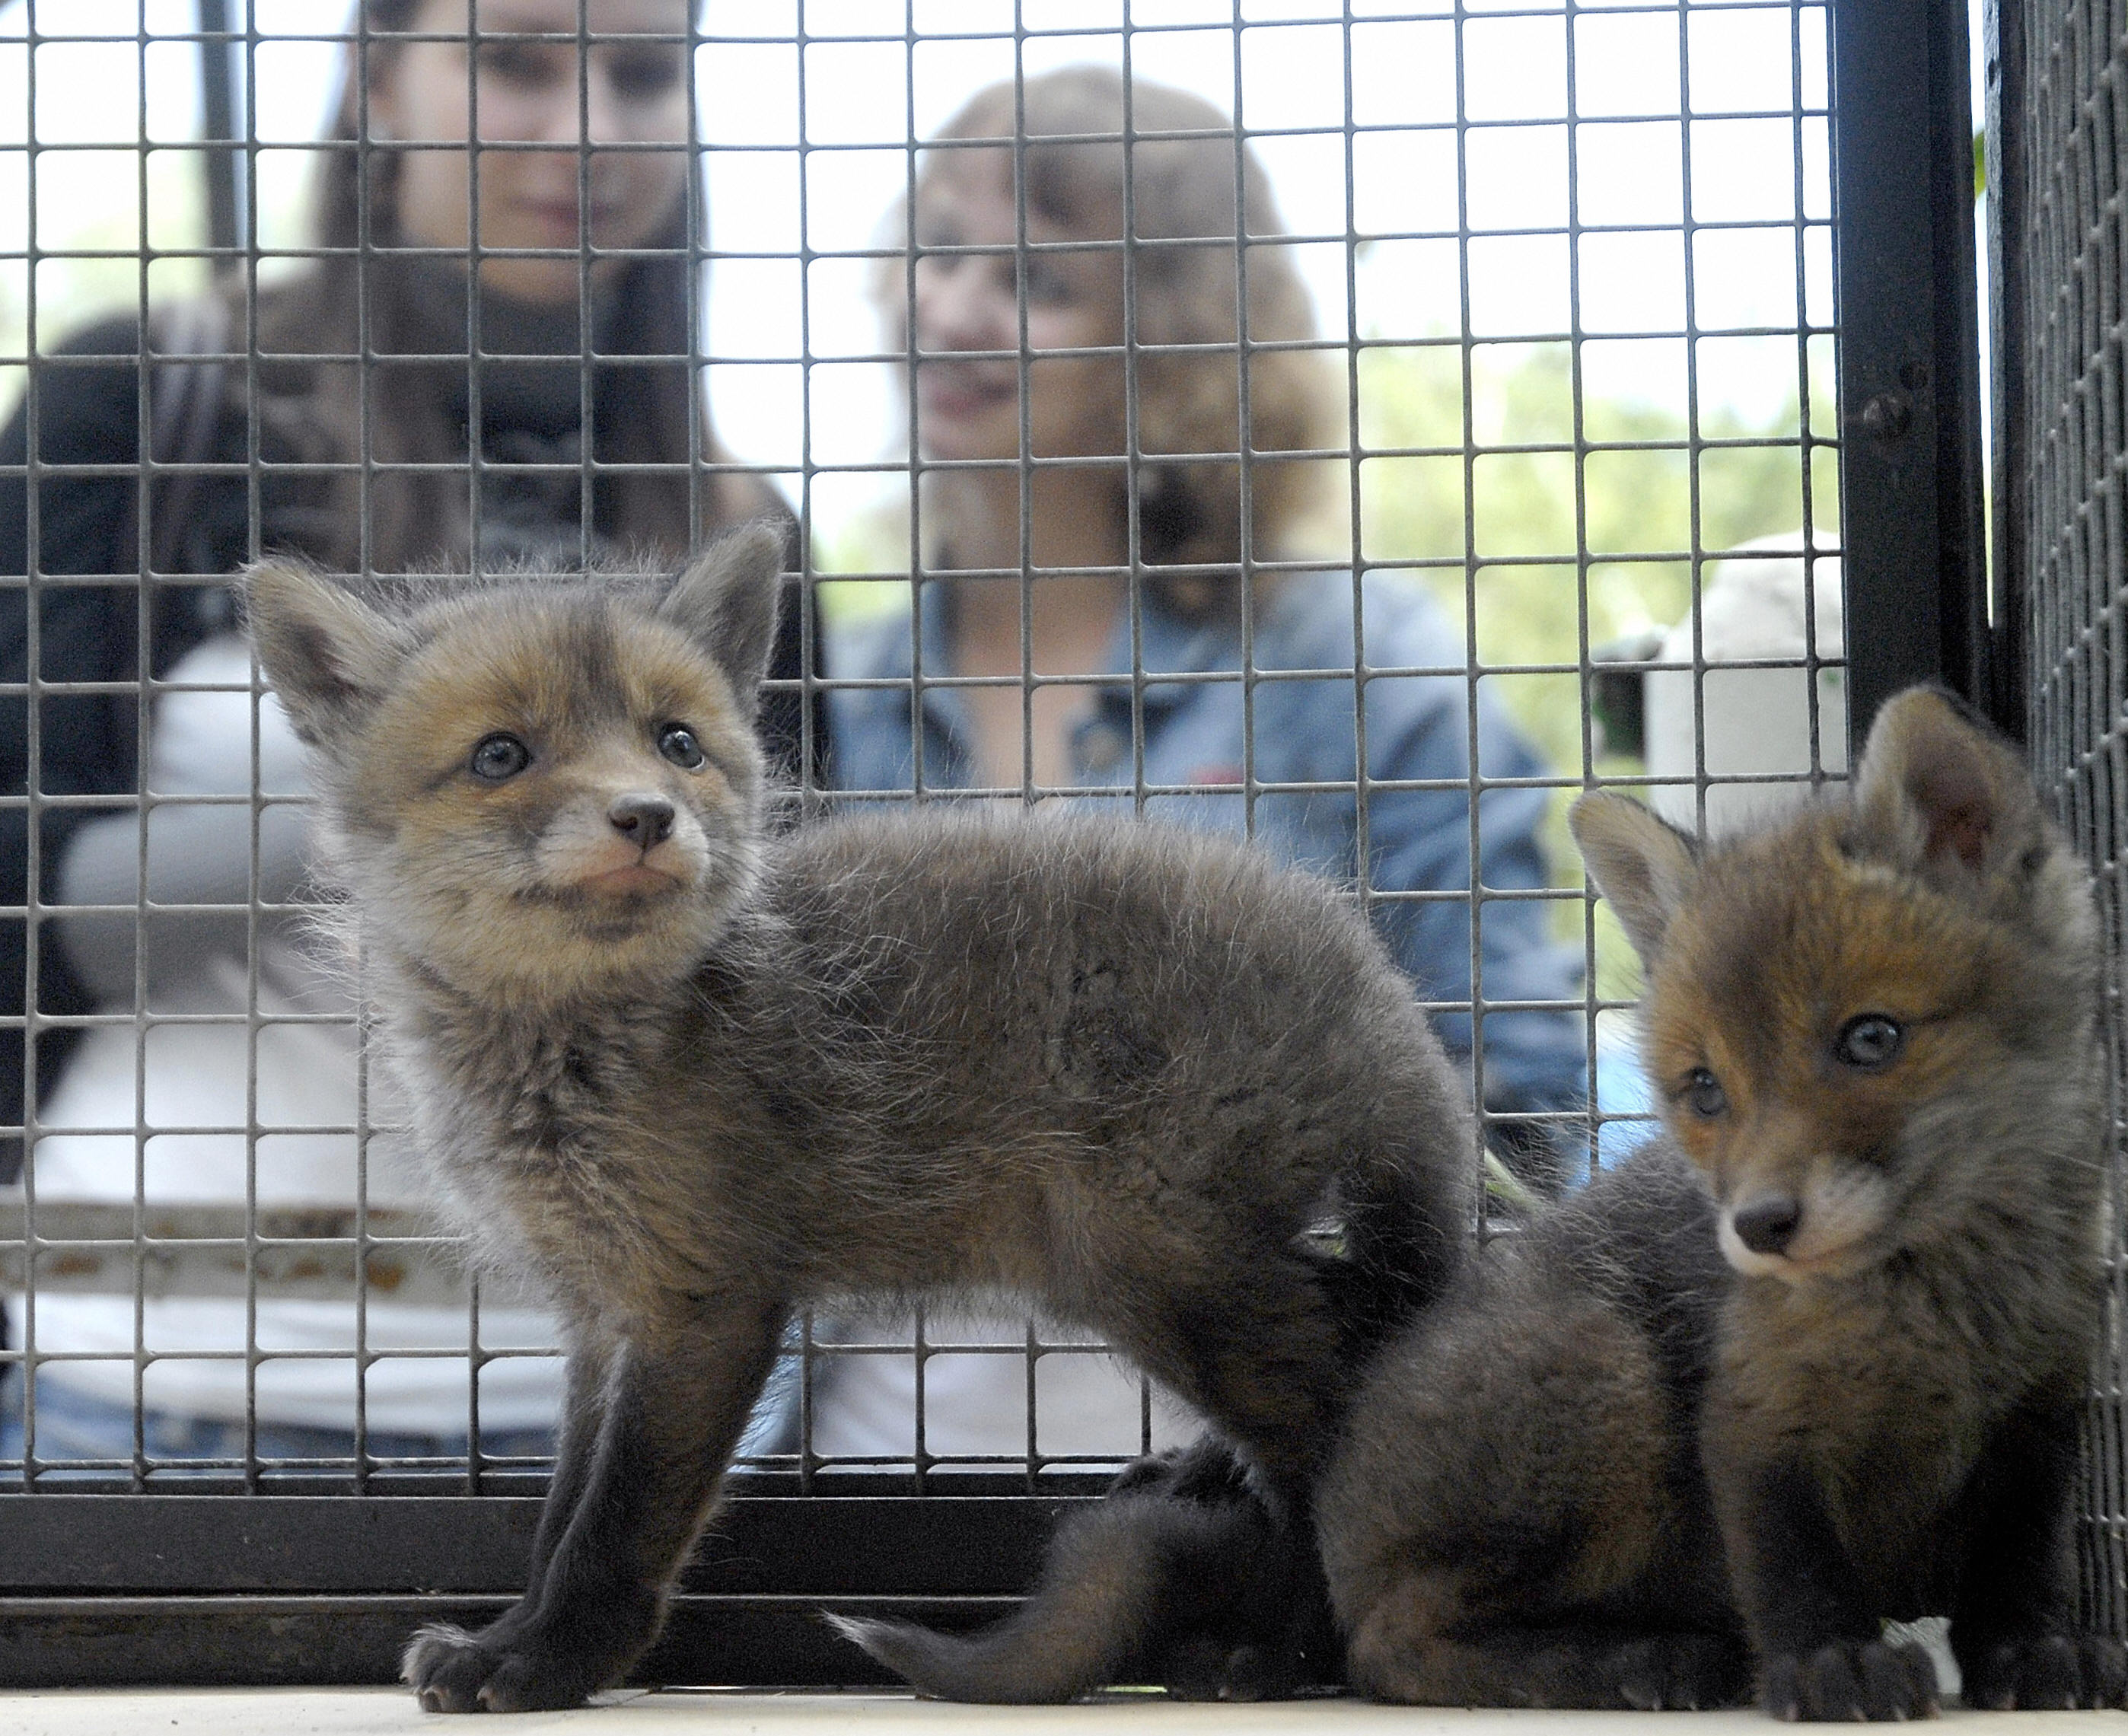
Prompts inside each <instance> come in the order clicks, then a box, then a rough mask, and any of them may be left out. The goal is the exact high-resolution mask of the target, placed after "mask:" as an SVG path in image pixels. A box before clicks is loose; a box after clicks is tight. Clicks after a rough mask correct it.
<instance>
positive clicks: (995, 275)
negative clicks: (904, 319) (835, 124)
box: [910, 153, 1123, 458]
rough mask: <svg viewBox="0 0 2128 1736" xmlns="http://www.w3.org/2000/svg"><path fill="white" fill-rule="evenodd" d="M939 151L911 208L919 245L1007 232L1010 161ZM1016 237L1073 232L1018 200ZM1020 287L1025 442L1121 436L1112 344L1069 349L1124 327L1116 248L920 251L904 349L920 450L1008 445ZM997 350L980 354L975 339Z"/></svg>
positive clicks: (1006, 239) (1098, 452) (935, 454)
mask: <svg viewBox="0 0 2128 1736" xmlns="http://www.w3.org/2000/svg"><path fill="white" fill-rule="evenodd" d="M967 161H968V166H967V168H960V169H957V168H954V167H953V166H952V165H951V164H942V165H940V166H939V168H938V169H937V170H936V171H934V173H933V175H932V177H931V179H930V181H929V183H928V184H927V185H926V187H925V188H924V194H923V199H922V202H921V204H920V205H919V208H918V212H917V220H916V240H917V244H918V245H919V247H970V246H997V247H1002V248H1005V249H1010V248H1011V246H1012V245H1013V242H1014V237H1015V235H1016V233H1017V226H1016V223H1015V220H1014V205H1013V195H1012V182H1011V171H1010V168H1009V167H1007V168H1005V171H1004V173H1002V174H1000V173H999V172H998V170H997V168H995V166H993V164H991V162H990V159H989V154H987V153H985V154H983V155H982V156H981V157H977V156H976V154H973V153H969V154H967ZM1027 239H1028V241H1029V243H1031V244H1039V243H1042V242H1045V241H1079V240H1088V239H1091V238H1089V237H1087V236H1085V235H1075V234H1073V233H1072V232H1071V231H1070V230H1066V229H1065V228H1064V227H1063V226H1062V225H1059V224H1057V223H1056V222H1054V221H1051V220H1050V219H1048V218H1047V217H1044V216H1040V215H1039V214H1038V213H1036V212H1035V211H1028V215H1027ZM1023 286H1024V292H1025V296H1026V301H1027V327H1026V331H1027V345H1028V349H1029V351H1030V352H1032V359H1030V360H1029V362H1028V365H1027V368H1026V384H1027V419H1028V435H1029V445H1030V449H1031V453H1032V455H1033V456H1034V457H1037V458H1094V457H1101V456H1105V455H1112V454H1119V453H1122V452H1123V358H1122V357H1121V356H1120V355H1114V354H1111V355H1105V356H1090V355H1074V354H1071V353H1070V352H1071V351H1074V350H1080V349H1086V348H1089V347H1095V346H1101V345H1110V346H1113V345H1115V344H1121V343H1122V341H1123V259H1122V255H1121V254H1120V252H1119V250H1118V249H1116V248H1115V247H1114V246H1113V245H1111V246H1109V247H1107V248H1105V249H1099V250H1092V251H1087V252H1080V253H1037V252H1033V251H1030V252H1029V253H1028V254H1026V255H1025V257H1024V259H1019V260H1015V259H1014V257H1013V255H1012V254H1011V253H1010V252H1009V250H1008V251H1006V252H1004V253H998V254H947V255H944V256H943V257H942V256H939V255H937V254H920V255H919V258H918V259H917V262H916V272H915V301H914V305H913V306H912V307H911V309H910V329H911V331H912V333H913V334H914V339H915V344H916V349H917V351H918V355H917V360H916V443H917V448H918V450H919V451H920V452H921V453H923V455H924V457H926V458H1019V456H1020V439H1019V424H1020V379H1021V369H1020V363H1019V354H1018V352H1019V344H1020V314H1019V296H1020V292H1021V289H1022V287H1023ZM985 350H989V351H1003V352H1005V353H1004V354H992V355H988V356H985V355H981V354H979V353H971V352H981V351H985Z"/></svg>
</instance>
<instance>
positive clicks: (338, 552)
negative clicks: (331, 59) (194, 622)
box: [235, 0, 781, 572]
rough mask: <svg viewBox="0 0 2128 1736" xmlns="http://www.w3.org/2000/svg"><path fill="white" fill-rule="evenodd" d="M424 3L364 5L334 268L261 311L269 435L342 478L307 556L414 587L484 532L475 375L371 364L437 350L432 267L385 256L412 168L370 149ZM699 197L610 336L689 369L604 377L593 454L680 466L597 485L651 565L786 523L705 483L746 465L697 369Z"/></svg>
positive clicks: (326, 165)
mask: <svg viewBox="0 0 2128 1736" xmlns="http://www.w3.org/2000/svg"><path fill="white" fill-rule="evenodd" d="M422 3H423V0H359V3H358V4H357V7H356V9H355V12H354V20H353V22H352V24H351V25H350V34H351V35H354V36H355V38H356V40H354V41H353V42H351V43H350V45H349V53H348V71H347V77H346V80H345V83H344V85H343V87H342V89H341V92H340V105H339V108H338V111H337V112H336V113H335V117H334V121H333V124H332V126H331V129H330V132H329V133H328V134H327V139H328V140H329V141H330V143H331V144H332V145H336V146H337V147H338V148H336V149H327V150H326V151H325V152H323V153H321V162H320V164H319V167H318V171H317V180H316V187H315V191H314V193H313V201H314V209H313V235H312V241H313V244H314V245H316V247H317V248H319V249H321V254H320V257H318V258H317V259H315V260H313V261H312V262H311V263H310V264H309V266H308V267H307V268H306V269H305V270H304V271H303V272H302V273H301V274H300V275H299V276H298V277H297V278H296V279H295V280H293V281H292V282H287V283H284V284H281V285H278V286H276V287H273V288H271V289H268V290H265V291H262V292H261V293H260V294H259V299H258V325H257V333H256V336H257V341H258V346H259V350H260V351H261V352H262V353H263V354H264V356H265V357H266V358H267V360H266V362H265V363H264V365H263V366H262V368H261V369H260V374H259V396H260V414H261V417H262V420H263V422H264V425H265V426H266V427H268V429H272V430H273V431H274V432H276V433H278V434H279V436H280V437H281V439H282V440H283V442H284V443H286V445H287V447H288V448H289V449H290V450H291V452H292V454H293V455H294V456H295V457H296V458H297V459H299V460H301V461H304V462H310V463H315V464H320V465H325V466H330V467H333V468H332V469H330V471H328V472H325V473H324V474H323V475H322V477H321V478H320V480H319V481H318V483H317V486H316V488H315V490H314V491H313V492H314V493H315V494H316V496H317V498H316V500H314V501H313V502H312V503H311V504H312V506H313V510H312V511H311V512H310V513H309V514H307V515H305V518H306V522H308V523H310V524H315V525H316V527H317V528H316V533H315V534H314V535H313V536H312V537H311V538H310V542H311V545H312V546H311V547H310V548H308V551H307V552H309V553H311V554H313V555H314V556H316V557H318V558H320V559H322V560H324V561H325V562H327V563H329V564H330V565H334V566H337V567H345V568H349V569H351V568H354V567H357V566H359V565H362V564H365V563H366V564H367V565H368V567H370V568H371V569H372V570H374V571H383V572H396V571H403V570H405V569H406V568H408V567H412V566H416V565H425V564H434V563H435V562H436V561H438V560H439V559H440V560H444V561H447V562H448V561H451V560H454V559H457V558H462V557H463V553H464V551H465V548H466V546H467V543H468V538H469V532H470V519H471V507H470V500H469V485H468V481H467V478H466V475H465V472H464V470H463V466H464V465H465V464H466V462H467V458H468V453H467V443H468V442H467V435H466V433H465V430H464V426H463V403H462V397H463V382H464V379H465V373H464V365H463V364H449V363H438V364H431V365H427V366H422V365H410V364H398V365H392V364H389V363H387V364H386V365H382V366H376V367H368V366H364V365H362V364H361V363H358V362H357V361H356V359H355V358H359V357H362V356H363V355H365V354H368V355H369V356H382V357H387V358H388V357H390V356H392V355H393V354H395V353H397V354H405V353H410V352H413V353H419V352H421V351H425V350H430V349H432V348H433V340H432V339H425V338H423V337H421V336H420V335H419V334H420V333H421V332H423V331H433V330H434V329H435V313H434V311H433V308H431V309H430V310H429V311H428V314H427V317H426V319H425V320H423V319H421V318H419V317H418V316H417V309H418V303H417V301H416V297H417V296H419V295H420V294H422V293H424V292H426V293H427V294H429V295H430V296H431V297H432V298H433V294H434V288H433V280H432V279H430V278H428V277H425V275H424V274H423V273H421V272H420V270H419V269H418V268H417V266H416V256H410V255H407V254H394V253H392V252H391V251H385V252H382V253H378V252H374V251H371V250H370V249H377V248H379V247H383V248H386V249H389V248H390V246H391V244H392V243H393V242H394V241H395V240H397V235H398V221H397V219H398V191H399V178H400V173H399V172H400V154H399V153H398V152H397V151H396V150H392V149H376V148H374V147H373V146H372V145H368V143H366V142H363V133H364V130H365V129H364V126H363V121H364V114H363V110H364V107H365V105H364V103H363V80H364V78H365V76H367V78H368V79H369V80H371V81H372V82H373V81H374V80H375V79H376V78H377V77H378V72H379V69H381V68H382V67H384V66H387V65H388V64H390V61H391V60H392V59H393V58H396V57H397V56H398V55H401V54H402V53H404V51H405V45H403V44H401V43H400V42H397V41H395V40H390V38H391V36H392V33H396V32H404V31H411V30H412V29H413V28H414V27H415V26H416V20H417V17H418V15H419V13H420V7H421V5H422ZM368 39H382V40H368ZM687 184H688V188H689V192H688V194H687V197H685V198H683V199H681V200H679V201H677V202H676V203H675V206H674V209H673V211H672V217H671V219H670V221H669V222H668V223H667V224H666V225H664V226H663V228H662V229H661V230H659V231H658V233H656V234H655V235H653V236H651V237H650V238H649V240H648V241H647V242H646V243H645V245H646V246H648V247H650V248H653V249H673V250H674V251H673V252H672V253H671V254H667V255H666V256H663V257H652V258H646V259H631V260H629V261H628V262H627V263H626V264H625V266H624V267H623V268H622V270H621V272H620V275H619V277H618V279H617V281H616V283H615V287H614V290H613V297H614V306H613V310H612V311H613V317H612V318H611V319H610V320H609V321H608V322H606V324H607V329H609V330H611V332H612V333H613V334H614V336H613V337H612V339H610V340H609V341H610V342H611V343H613V344H615V345H616V346H617V348H618V349H619V351H620V352H621V353H627V354H632V355H648V356H663V357H671V358H673V359H672V361H671V362H669V363H667V364H665V365H663V366H654V365H644V364H640V363H636V364H629V363H597V364H594V365H595V367H596V395H597V399H598V404H599V415H598V424H597V427H596V429H595V430H587V438H586V440H585V451H586V456H587V458H589V457H592V456H596V458H597V459H598V460H599V461H600V462H601V463H602V464H615V465H624V466H626V465H657V466H659V467H661V468H659V469H657V470H653V471H623V472H621V473H620V474H617V475H609V476H601V477H599V478H598V480H597V481H596V484H595V485H594V491H593V492H594V512H595V516H596V520H597V523H598V526H599V529H601V532H602V533H603V534H604V536H605V537H606V539H607V540H608V541H610V542H611V543H615V544H616V545H621V546H627V547H631V548H639V549H642V550H644V551H645V552H648V551H651V550H662V551H664V552H666V553H677V552H680V551H684V550H685V549H686V548H689V547H691V545H692V544H693V543H695V542H696V541H698V540H699V539H700V538H701V535H702V534H703V533H704V532H705V531H708V530H710V529H715V528H716V527H718V526H720V525H724V524H732V523H734V522H736V521H738V520H739V519H746V518H750V517H753V516H756V515H759V514H762V513H763V512H769V511H776V510H781V503H780V501H779V500H778V499H777V496H776V495H775V493H774V491H772V490H771V489H770V488H769V487H768V486H767V484H765V483H764V482H762V481H761V480H760V479H758V477H752V476H748V475H746V474H744V473H743V472H734V471H729V470H712V471H709V472H704V471H701V469H699V467H695V466H691V465H690V464H689V463H688V462H687V461H688V460H689V458H691V457H693V458H699V459H701V460H705V461H708V462H710V463H711V464H713V465H726V464H729V463H730V462H731V458H730V455H729V453H727V452H726V451H725V450H724V448H722V447H721V446H720V444H719V443H718V442H717V440H716V438H715V434H714V432H713V430H712V429H711V428H710V419H709V415H708V411H707V410H706V408H705V406H704V405H703V403H702V401H701V393H700V391H699V390H698V388H697V387H696V375H695V370H694V368H693V365H692V363H691V360H690V359H689V358H690V356H691V353H692V352H693V350H694V349H696V342H695V340H694V339H693V336H692V334H691V331H690V326H689V313H690V304H691V301H692V299H693V292H694V287H695V282H696V275H697V268H696V263H695V260H696V259H697V258H699V249H700V247H701V244H702V241H703V239H704V238H705V236H706V235H707V233H708V222H707V213H706V207H705V202H704V198H703V193H702V186H701V177H700V174H699V173H690V175H689V177H688V183H687ZM365 315H366V329H365ZM235 329H236V330H239V331H240V330H242V328H241V325H240V324H239V325H237V326H236V328H235ZM323 358H343V359H340V360H338V361H333V360H327V359H323ZM365 429H366V431H367V442H366V448H365V440H364V433H365ZM594 448H595V450H594ZM365 449H366V450H367V453H368V458H369V459H370V460H371V462H372V463H373V464H375V465H382V466H393V465H404V464H413V465H440V466H444V468H441V469H425V470H416V471H396V472H395V471H391V470H388V469H387V470H386V471H384V472H381V473H379V472H374V471H372V472H368V473H365V472H364V470H363V467H362V466H361V464H360V462H359V461H360V459H361V458H362V457H363V453H364V451H365ZM365 531H366V533H367V534H366V538H365Z"/></svg>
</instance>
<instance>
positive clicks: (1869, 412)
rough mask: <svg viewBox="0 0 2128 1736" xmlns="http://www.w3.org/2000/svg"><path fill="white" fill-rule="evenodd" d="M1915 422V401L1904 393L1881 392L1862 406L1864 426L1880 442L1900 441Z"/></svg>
mask: <svg viewBox="0 0 2128 1736" xmlns="http://www.w3.org/2000/svg"><path fill="white" fill-rule="evenodd" d="M1913 420H1914V406H1913V401H1912V399H1910V398H1908V397H1907V395H1906V394H1905V393H1904V392H1902V391H1880V392H1879V393H1878V394H1877V396H1875V397H1874V398H1872V399H1870V400H1869V402H1868V403H1866V404H1864V406H1862V425H1863V426H1864V428H1866V429H1869V432H1870V433H1871V434H1874V435H1876V436H1877V438H1878V439H1880V440H1896V439H1898V438H1899V436H1900V435H1902V434H1904V433H1905V432H1906V431H1907V429H1908V428H1909V427H1910V426H1912V423H1913Z"/></svg>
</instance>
